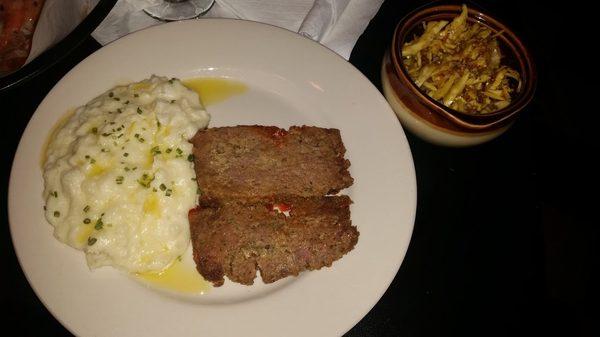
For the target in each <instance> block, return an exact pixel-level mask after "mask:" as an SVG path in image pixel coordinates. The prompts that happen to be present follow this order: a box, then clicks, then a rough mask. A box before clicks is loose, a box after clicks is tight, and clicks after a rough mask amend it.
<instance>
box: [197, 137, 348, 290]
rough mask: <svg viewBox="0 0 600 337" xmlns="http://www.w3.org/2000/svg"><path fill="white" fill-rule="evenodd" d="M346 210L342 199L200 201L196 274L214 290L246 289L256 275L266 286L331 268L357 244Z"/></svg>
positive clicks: (344, 198) (291, 197)
mask: <svg viewBox="0 0 600 337" xmlns="http://www.w3.org/2000/svg"><path fill="white" fill-rule="evenodd" d="M252 132H254V131H252ZM272 192H273V191H272V190H271V191H269V193H272ZM350 204H351V200H350V198H349V197H347V196H312V197H300V196H288V197H270V198H263V199H256V198H254V199H240V198H237V199H208V198H204V199H203V200H201V203H200V205H199V206H198V207H197V208H196V209H193V210H192V211H190V214H189V219H190V229H191V239H192V245H193V251H194V260H195V262H196V266H197V268H198V271H199V272H200V274H202V276H203V277H204V278H205V279H207V280H208V281H210V282H212V283H213V284H214V285H215V286H221V285H222V284H223V282H224V276H227V277H228V278H229V279H230V280H232V281H234V282H238V283H242V284H246V285H250V284H252V283H253V282H254V278H255V277H256V271H257V270H259V271H260V275H261V277H262V279H263V281H264V282H265V283H271V282H274V281H276V280H279V279H281V278H284V277H286V276H289V275H298V273H300V272H301V271H303V270H315V269H320V268H322V267H324V266H331V264H332V262H333V261H336V260H338V259H340V258H341V257H342V256H343V255H344V254H346V253H347V252H349V251H350V250H352V249H353V248H354V245H355V244H356V242H357V240H358V236H359V233H358V231H357V229H356V227H354V226H352V224H351V220H350V209H349V206H350ZM286 214H289V215H286Z"/></svg>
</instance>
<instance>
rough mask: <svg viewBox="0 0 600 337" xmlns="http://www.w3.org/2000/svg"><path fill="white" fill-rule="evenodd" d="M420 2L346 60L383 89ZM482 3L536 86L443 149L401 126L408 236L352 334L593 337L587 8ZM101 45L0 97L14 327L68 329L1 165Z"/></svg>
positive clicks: (9, 315) (384, 23)
mask: <svg viewBox="0 0 600 337" xmlns="http://www.w3.org/2000/svg"><path fill="white" fill-rule="evenodd" d="M422 3H423V2H422V1H392V0H388V1H386V2H385V3H384V4H383V5H382V7H381V9H380V11H379V13H378V14H377V16H376V17H375V18H374V19H373V20H372V21H371V23H370V25H369V26H368V28H367V29H366V31H365V33H364V34H363V35H362V36H361V38H360V39H359V41H358V42H357V44H356V47H355V49H354V51H353V53H352V56H351V58H350V62H351V63H352V64H353V65H354V66H356V67H357V68H358V69H359V70H360V71H361V72H363V73H364V74H365V75H366V76H367V78H368V79H369V80H371V81H372V82H373V84H374V85H375V86H377V87H378V88H381V85H380V76H379V67H380V60H381V57H382V55H383V53H384V51H385V49H386V48H387V46H388V44H389V41H390V40H391V36H392V33H393V29H394V26H395V24H396V23H397V22H398V20H399V19H400V18H401V17H402V16H403V15H404V14H406V13H408V12H409V11H410V10H412V9H414V8H416V7H418V6H419V5H420V4H422ZM477 3H478V4H479V5H480V6H482V7H483V8H486V9H488V11H489V12H492V13H495V14H496V15H497V16H498V17H500V18H501V19H503V20H504V21H506V22H508V23H509V25H510V26H512V27H513V28H514V29H515V30H516V31H517V32H519V33H520V35H521V36H522V37H523V39H524V40H525V41H526V43H527V44H528V45H529V47H530V49H531V50H532V51H533V54H534V55H535V57H536V62H537V66H538V73H539V82H538V90H537V93H536V96H535V98H534V100H533V101H532V102H531V104H530V105H529V106H528V107H527V108H526V109H525V110H524V111H523V113H522V115H521V116H520V118H519V119H518V121H517V122H516V123H515V124H514V126H513V127H512V128H511V129H510V130H509V131H508V132H507V133H506V134H504V135H502V136H501V137H500V138H498V139H496V140H494V141H491V142H489V143H487V144H484V145H481V146H476V147H471V148H465V149H453V148H444V147H439V146H434V145H431V144H428V143H426V142H424V141H422V140H420V139H419V138H417V137H415V136H413V135H411V134H408V140H409V143H410V147H411V150H412V153H413V156H414V162H415V167H416V172H417V181H418V209H417V217H416V222H415V228H414V233H413V237H412V241H411V244H410V247H409V249H408V253H407V255H406V258H405V259H404V262H403V264H402V267H401V269H400V271H399V272H398V274H397V275H396V277H395V279H394V281H393V283H392V284H391V285H390V287H389V289H388V290H387V292H386V293H385V295H384V296H383V297H382V298H381V300H380V301H379V302H378V303H377V305H376V306H375V307H374V308H373V309H372V310H371V311H370V312H369V313H368V314H367V315H366V316H365V317H364V318H363V319H362V320H361V321H360V322H359V323H357V325H356V326H355V327H354V328H353V329H351V330H350V331H349V332H348V333H347V335H348V336H446V335H461V336H462V335H478V336H479V335H512V334H518V333H532V334H535V335H541V334H545V335H567V336H578V335H581V336H593V335H596V336H597V335H600V328H599V325H598V317H600V316H598V314H597V309H596V310H594V307H596V306H592V304H593V302H592V299H593V298H595V297H598V289H597V287H595V285H596V284H598V282H597V281H598V278H596V276H595V274H594V273H593V271H594V270H598V267H600V262H599V261H600V259H598V257H600V254H599V250H600V248H599V247H600V245H599V243H600V242H599V241H600V240H599V239H600V235H599V233H600V231H599V230H598V226H597V224H598V221H595V222H594V221H592V217H591V216H590V215H591V214H592V213H593V210H594V206H596V205H595V204H596V201H597V200H598V197H597V196H595V193H596V191H597V190H598V179H597V177H596V176H597V175H598V172H599V170H598V164H597V160H593V159H594V158H593V157H594V155H597V154H599V153H600V151H599V146H598V144H599V142H598V140H597V139H596V138H597V137H596V136H595V133H596V132H597V131H596V130H595V129H594V126H597V125H598V124H594V123H589V122H582V119H581V118H576V116H577V114H579V116H581V114H582V113H585V114H591V113H597V111H594V109H593V108H591V107H589V106H588V105H589V104H586V102H585V101H583V100H581V99H574V98H576V97H581V90H584V91H585V90H589V93H590V94H591V95H593V93H594V91H596V89H598V85H597V84H595V85H594V86H592V87H584V88H583V89H582V86H583V85H582V84H581V83H580V82H578V81H579V79H580V78H583V77H586V71H588V70H592V69H589V67H585V64H586V60H585V57H584V58H576V59H575V60H571V61H570V62H565V61H564V60H565V56H567V55H568V53H569V50H570V48H578V47H579V48H580V47H581V45H577V44H576V43H575V42H574V41H573V40H572V38H573V37H572V35H573V34H572V33H573V32H572V31H571V30H565V29H563V28H562V27H564V25H565V20H566V19H568V18H571V19H572V20H573V21H572V22H573V23H575V22H576V21H575V20H580V19H581V16H580V15H581V14H582V13H581V11H578V9H576V8H572V7H569V6H562V5H561V7H558V6H557V5H552V4H551V3H550V2H548V3H545V4H544V5H543V6H540V5H537V4H535V3H533V2H527V1H514V0H513V1H478V2H477ZM552 6H556V7H555V8H553V7H552ZM542 13H543V14H542ZM578 24H579V22H578ZM584 31H585V30H584ZM589 33H590V34H593V31H590V32H589ZM580 37H581V36H580ZM582 38H583V39H585V38H586V37H585V36H583V37H582ZM557 41H560V42H557ZM573 44H574V45H573ZM99 47H100V46H99V45H98V44H97V43H96V42H95V41H94V40H93V39H92V38H87V39H86V40H85V41H84V42H83V43H82V44H81V45H80V46H79V47H78V48H77V49H76V50H75V51H74V52H72V53H70V54H69V55H67V56H66V57H65V58H64V59H62V60H61V61H59V62H58V63H57V64H55V65H54V66H53V67H51V68H50V69H49V70H47V71H45V72H44V73H43V74H42V75H39V76H37V77H36V78H34V79H33V80H30V81H28V82H27V83H26V84H24V85H22V86H19V87H17V88H13V89H11V90H9V91H7V92H4V93H1V94H0V95H1V96H0V110H1V111H2V116H3V118H4V122H3V130H2V131H1V134H2V137H1V139H2V149H3V151H2V172H1V173H2V183H1V184H2V185H1V187H2V194H1V198H2V200H1V205H2V208H1V211H2V214H1V216H2V219H3V220H4V222H3V226H2V229H1V231H0V234H1V244H0V249H1V253H0V257H1V259H2V267H1V269H0V270H1V273H2V276H1V277H0V279H1V280H2V284H3V285H4V286H3V287H2V288H1V290H0V293H1V296H2V301H1V303H2V305H3V307H4V308H5V309H7V311H6V313H5V314H4V315H2V319H3V321H5V324H4V326H5V327H12V328H13V329H14V330H12V329H11V330H12V331H15V333H16V335H19V336H64V335H69V332H68V331H67V330H66V329H64V328H63V327H62V326H61V325H60V323H58V322H57V321H56V320H55V319H54V318H53V317H52V315H51V314H50V313H49V312H48V311H47V310H46V309H45V307H44V306H43V304H42V303H41V302H40V301H39V300H38V299H37V297H36V296H35V294H34V293H33V291H32V289H31V287H30V286H29V284H28V283H27V281H26V279H25V276H24V275H23V272H22V270H21V268H20V267H19V264H18V262H17V259H16V256H15V253H14V250H13V247H12V242H11V239H10V233H9V229H8V217H7V210H6V204H7V203H6V198H7V192H6V191H7V186H8V180H9V172H10V166H11V163H12V159H13V156H14V153H15V151H16V148H17V145H18V142H19V138H20V136H21V133H22V132H23V130H24V128H25V126H26V125H27V122H28V120H29V118H30V117H31V115H32V114H33V112H34V111H35V109H36V107H37V105H38V104H39V103H40V102H41V100H42V99H43V98H44V96H45V95H46V94H47V93H48V91H49V90H50V89H51V88H52V87H53V86H54V85H55V84H56V83H57V82H58V81H59V80H60V78H61V77H62V76H63V75H64V74H66V72H67V71H69V70H70V69H71V68H72V67H73V66H75V65H76V64H77V63H78V62H80V61H81V60H82V59H84V58H85V57H86V56H88V55H89V54H91V53H92V52H94V51H95V50H97V49H98V48H99ZM571 51H572V50H571ZM573 61H574V62H573ZM592 68H593V67H592ZM573 83H579V84H580V85H578V86H577V85H570V84H573ZM586 93H587V92H586ZM596 95H597V93H596ZM372 131H373V130H365V132H372ZM594 131H596V132H594ZM596 207H597V206H596ZM249 334H250V335H251V333H249ZM283 335H285V334H283ZM283 335H282V336H283Z"/></svg>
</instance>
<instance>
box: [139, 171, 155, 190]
mask: <svg viewBox="0 0 600 337" xmlns="http://www.w3.org/2000/svg"><path fill="white" fill-rule="evenodd" d="M152 181H154V176H150V175H148V174H147V173H144V174H142V176H141V177H140V179H138V180H137V182H138V183H139V184H140V185H142V186H144V187H145V188H148V187H150V184H151V183H152Z"/></svg>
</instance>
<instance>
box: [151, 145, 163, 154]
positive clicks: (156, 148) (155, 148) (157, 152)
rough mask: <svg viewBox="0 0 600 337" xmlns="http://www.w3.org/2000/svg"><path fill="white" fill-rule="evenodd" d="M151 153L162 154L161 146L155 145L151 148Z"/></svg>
mask: <svg viewBox="0 0 600 337" xmlns="http://www.w3.org/2000/svg"><path fill="white" fill-rule="evenodd" d="M150 153H152V154H153V155H157V154H161V153H162V152H161V151H160V148H159V147H158V146H155V147H153V148H152V149H150Z"/></svg>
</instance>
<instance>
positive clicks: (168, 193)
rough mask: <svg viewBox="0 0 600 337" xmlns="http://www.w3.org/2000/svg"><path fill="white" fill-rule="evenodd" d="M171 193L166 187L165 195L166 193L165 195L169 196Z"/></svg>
mask: <svg viewBox="0 0 600 337" xmlns="http://www.w3.org/2000/svg"><path fill="white" fill-rule="evenodd" d="M171 193H173V190H171V189H170V188H169V189H168V190H167V191H166V192H165V195H166V196H167V197H170V196H171Z"/></svg>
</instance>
